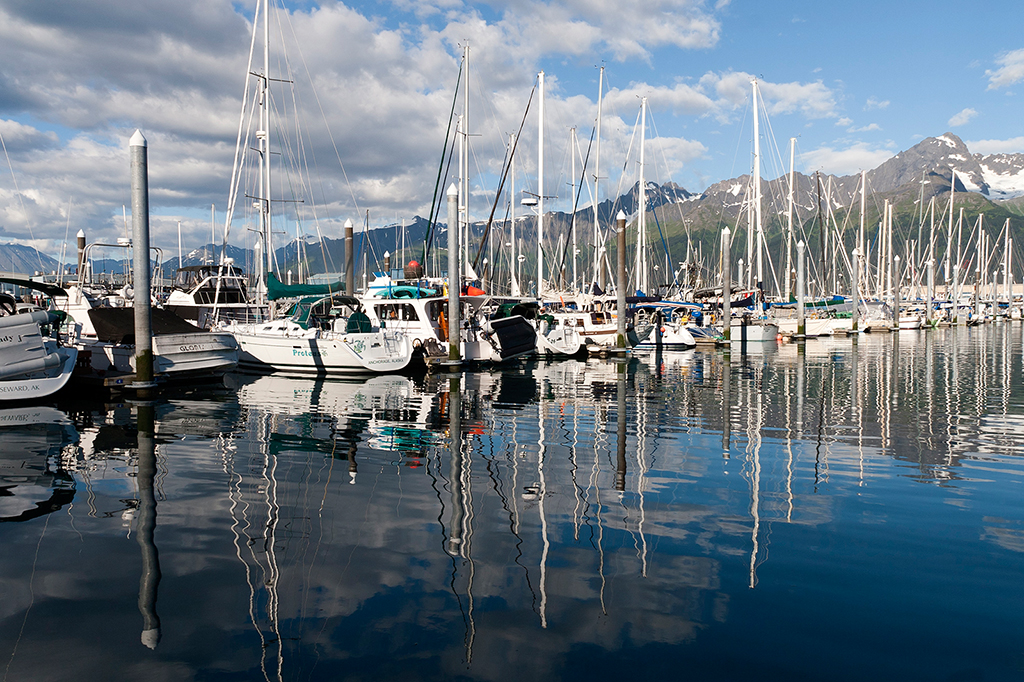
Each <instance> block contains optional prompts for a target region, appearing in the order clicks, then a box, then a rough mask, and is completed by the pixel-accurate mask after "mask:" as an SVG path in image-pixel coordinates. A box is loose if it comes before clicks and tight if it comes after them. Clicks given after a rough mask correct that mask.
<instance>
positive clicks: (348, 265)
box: [345, 220, 356, 296]
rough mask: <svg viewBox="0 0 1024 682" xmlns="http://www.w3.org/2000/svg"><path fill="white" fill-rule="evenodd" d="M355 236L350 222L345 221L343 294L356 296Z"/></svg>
mask: <svg viewBox="0 0 1024 682" xmlns="http://www.w3.org/2000/svg"><path fill="white" fill-rule="evenodd" d="M355 243H356V240H355V236H354V235H353V226H352V221H351V220H346V221H345V294H346V295H348V296H355V295H356V266H355V262H356V257H355V252H354V249H355Z"/></svg>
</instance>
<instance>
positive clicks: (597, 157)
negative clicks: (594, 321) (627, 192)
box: [594, 66, 604, 282]
mask: <svg viewBox="0 0 1024 682" xmlns="http://www.w3.org/2000/svg"><path fill="white" fill-rule="evenodd" d="M603 90H604V67H603V66H602V67H601V72H600V74H599V75H598V77H597V132H596V137H597V140H596V143H597V144H596V147H595V150H594V151H595V154H594V282H597V281H599V280H600V279H601V228H600V225H599V223H598V212H597V204H598V196H599V194H600V193H599V192H598V188H599V187H600V181H601V97H602V95H603V94H604V93H603Z"/></svg>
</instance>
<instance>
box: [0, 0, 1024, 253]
mask: <svg viewBox="0 0 1024 682" xmlns="http://www.w3.org/2000/svg"><path fill="white" fill-rule="evenodd" d="M271 3H272V8H273V12H272V14H273V16H272V19H271V41H270V42H271V53H272V55H273V56H272V58H271V74H270V76H271V78H274V79H277V80H274V81H273V82H272V85H271V98H272V101H273V102H274V111H275V114H274V117H275V122H274V124H272V126H271V146H272V151H273V153H272V155H271V159H272V161H271V164H272V168H273V169H274V171H273V173H274V175H273V177H274V178H275V180H273V181H272V182H273V183H275V184H274V190H273V192H275V194H274V197H273V198H274V202H275V203H274V204H273V206H274V212H275V215H277V222H276V223H275V228H274V229H275V231H276V232H278V233H279V235H278V236H275V239H278V238H280V239H288V238H290V237H294V236H296V235H298V234H301V235H304V236H314V235H316V234H317V233H318V232H319V234H322V235H323V236H326V237H331V238H338V237H340V236H341V235H342V224H343V222H344V221H345V220H347V219H351V220H353V221H354V222H355V223H356V224H357V225H360V224H362V223H363V222H364V221H366V220H367V215H369V218H368V221H369V224H370V226H371V227H372V226H377V225H384V224H394V223H397V222H400V221H402V220H411V219H412V218H413V216H415V215H427V214H428V212H429V210H430V205H431V200H432V198H433V195H434V188H435V182H436V176H437V170H438V164H439V161H440V157H441V153H442V149H443V145H444V141H445V135H446V131H447V129H448V120H449V112H450V111H451V108H452V104H453V96H454V95H455V93H454V88H455V85H456V80H457V79H458V74H459V66H460V61H461V59H462V56H463V54H464V50H463V48H464V46H466V45H467V44H468V46H469V69H468V73H469V77H468V82H469V88H468V90H469V106H470V118H469V133H470V135H469V137H468V139H469V146H470V166H469V171H468V175H469V177H470V187H471V193H470V200H469V203H470V214H471V217H472V218H474V219H477V220H481V219H485V218H486V217H487V214H488V213H489V212H490V206H491V203H492V202H493V201H494V195H495V192H496V189H497V186H498V178H499V174H500V169H501V167H502V162H503V159H504V156H505V150H506V145H507V143H508V140H509V136H510V134H513V133H516V131H517V130H519V128H520V125H521V124H522V125H523V132H522V136H521V140H520V146H519V147H518V148H517V153H516V160H515V166H516V171H515V182H516V188H517V190H524V189H525V190H527V191H530V192H537V191H538V188H537V144H538V141H537V137H538V135H537V127H538V123H537V116H538V101H537V95H536V94H534V95H533V97H534V99H533V102H532V103H531V105H530V109H529V112H528V113H527V102H528V101H530V98H531V90H532V89H533V88H534V87H535V85H536V83H537V80H538V79H537V74H538V72H539V71H544V73H545V98H544V107H545V128H544V129H545V164H544V166H545V169H544V171H545V183H544V184H545V186H544V188H543V194H544V195H545V196H547V197H551V198H550V199H549V201H548V205H547V208H549V209H555V210H568V209H569V208H570V207H571V196H572V194H573V192H572V186H571V183H572V180H571V177H572V176H573V171H572V162H571V158H572V157H573V156H575V157H576V159H577V164H576V171H575V172H576V174H577V176H579V175H581V174H582V172H581V170H580V169H581V167H582V161H583V158H584V157H586V156H587V152H588V146H589V144H590V140H591V136H592V131H593V129H594V126H595V122H596V119H597V96H598V74H599V67H600V66H604V68H605V71H604V74H605V75H604V84H603V93H604V97H603V100H602V120H601V123H602V127H601V152H600V163H601V166H600V175H601V178H602V179H601V183H600V184H599V186H598V189H597V191H598V196H599V198H600V199H605V198H608V197H613V196H616V195H617V194H619V193H621V192H623V191H625V188H627V187H628V186H630V185H631V184H632V183H634V182H636V180H637V178H638V177H639V176H638V169H639V163H638V155H637V149H638V140H639V132H637V131H636V123H637V119H638V113H639V110H640V99H641V97H646V98H647V102H648V118H647V121H646V129H645V136H646V140H647V141H646V144H645V146H644V149H645V152H646V161H645V164H644V175H645V177H646V179H647V180H650V181H654V182H658V183H664V182H669V181H671V182H675V183H677V184H678V185H681V186H682V187H684V188H686V189H687V190H689V191H691V192H700V191H702V190H704V189H706V188H707V187H708V186H709V185H711V184H713V183H715V182H718V181H721V180H727V179H730V178H733V177H736V176H739V175H742V174H745V173H749V172H750V170H751V165H752V139H753V132H752V109H751V85H750V81H751V79H753V78H757V80H758V83H759V91H760V93H761V97H762V99H763V104H762V108H763V112H764V113H763V115H762V117H761V119H760V125H761V135H760V141H761V149H762V160H761V166H762V174H763V175H764V176H765V177H776V176H778V175H780V174H782V173H784V172H786V171H787V170H788V167H789V163H790V161H789V149H790V142H789V141H790V138H796V144H795V150H796V158H795V166H796V168H797V170H799V171H802V172H813V171H815V170H820V171H823V172H825V173H834V174H837V175H846V174H852V173H857V172H858V171H860V170H862V169H865V170H866V169H871V168H874V167H876V166H877V165H879V164H880V163H881V162H883V161H884V160H886V159H887V158H889V157H891V156H892V155H894V154H896V153H897V152H899V151H902V150H904V149H908V148H909V147H911V146H913V145H914V144H916V143H917V142H919V141H921V140H922V139H924V138H926V137H932V136H937V135H941V134H943V133H945V132H947V131H948V132H952V133H954V134H956V135H958V136H959V137H961V138H962V139H963V140H964V141H965V142H966V143H967V145H968V147H969V148H970V149H971V151H972V152H975V153H982V154H993V153H1000V152H1024V129H1022V128H1024V126H1022V123H1021V116H1020V113H1019V110H1020V105H1021V97H1022V95H1021V94H1020V93H1021V92H1022V91H1024V34H1021V33H1020V30H1019V28H1020V26H1021V24H1022V20H1024V6H1022V5H1021V4H1020V3H1018V2H1010V1H1006V2H982V3H977V4H975V5H970V6H967V5H963V4H962V3H953V2H947V1H945V0H936V1H931V2H918V1H916V0H911V1H905V2H892V1H891V0H890V1H888V2H882V1H880V0H862V1H861V2H855V3H854V2H849V3H837V2H820V1H817V2H810V1H803V0H799V1H789V2H787V1H776V2H764V1H761V2H752V1H749V0H748V1H743V0H717V1H715V0H703V1H702V0H647V1H646V2H644V3H636V2H631V1H629V0H550V1H541V0H490V1H484V2H463V1H462V0H381V1H380V2H371V1H365V2H364V1H354V0H353V1H352V2H349V3H347V4H346V3H342V2H333V1H331V0H321V1H320V2H314V1H312V0H287V1H286V2H283V3H282V2H281V0H271ZM255 8H256V0H235V1H231V0H175V2H165V1H164V0H64V1H61V0H55V1H53V2H45V3H41V2H38V1H37V0H0V137H2V140H3V147H4V148H3V149H2V150H0V153H2V154H3V157H2V158H0V243H18V244H26V245H31V246H34V247H36V248H38V249H39V250H40V251H42V252H44V253H47V254H50V255H52V256H54V257H57V256H58V255H59V253H60V249H61V245H62V244H63V243H66V241H67V240H73V239H74V236H75V234H76V233H77V232H78V230H80V229H81V230H84V231H85V232H86V234H87V238H88V239H89V241H90V242H92V241H111V240H113V239H115V238H116V237H118V236H122V235H124V233H125V213H126V209H124V208H123V207H124V206H126V205H127V206H128V207H129V209H128V210H130V204H131V201H130V181H129V156H128V139H129V138H130V136H131V134H132V133H133V132H134V130H135V129H136V128H138V129H140V130H141V131H142V132H143V134H144V135H145V136H146V138H147V140H148V145H149V146H148V153H149V164H150V176H149V184H150V205H151V212H152V218H151V225H152V231H153V235H152V242H153V243H154V244H156V245H159V246H161V247H162V248H164V250H165V252H167V251H170V252H171V253H176V252H177V245H178V224H179V222H180V223H181V234H182V243H183V244H184V245H185V249H186V251H187V250H189V249H193V248H197V247H199V246H201V245H204V244H207V243H209V242H210V241H211V239H216V240H217V241H218V242H220V241H221V240H223V239H224V238H225V237H224V235H225V223H226V211H227V208H228V202H229V196H230V195H231V193H232V191H231V187H232V168H233V164H234V162H235V148H236V140H237V139H238V137H239V130H240V124H239V118H240V113H241V112H242V111H243V109H244V110H246V111H248V109H249V106H250V105H251V99H243V98H244V97H249V98H251V92H252V88H253V86H254V84H255V82H256V80H257V79H256V78H254V77H252V76H249V75H248V74H247V70H249V69H248V59H249V51H250V45H251V43H252V24H253V19H254V11H255ZM251 70H252V71H255V72H258V73H260V72H262V51H261V48H259V49H258V55H257V60H256V62H255V63H254V65H253V67H252V68H251ZM283 81H290V82H283ZM463 85H465V81H463ZM246 93H249V94H248V95H246ZM463 96H464V95H463V94H462V93H460V94H459V98H458V100H457V104H456V108H457V110H458V111H459V112H461V111H462V109H463V99H462V97H463ZM243 101H244V102H246V104H245V106H244V107H243ZM524 115H525V119H524ZM524 120H525V123H523V121H524ZM255 127H258V126H255ZM244 128H245V130H246V131H248V132H246V133H245V135H247V136H248V137H247V138H246V139H247V140H248V143H246V144H242V145H241V146H242V147H243V148H245V149H248V148H249V147H251V146H252V145H253V142H252V137H251V136H252V135H253V130H254V129H252V130H251V129H250V128H249V127H248V124H246V126H244ZM574 128H575V133H576V137H577V138H578V140H579V144H580V148H579V150H578V151H575V152H573V151H571V150H572V147H571V144H570V138H571V135H572V132H571V131H572V130H573V129H574ZM295 131H298V138H297V139H299V140H301V142H298V141H295V140H294V138H295V136H294V135H292V133H294V132H295ZM591 150H592V151H591V152H590V157H591V158H590V161H589V162H588V164H592V163H593V161H594V160H595V158H596V152H595V151H594V150H593V148H591ZM249 156H250V157H251V156H252V155H249ZM590 167H591V166H590V165H588V168H590ZM242 168H243V169H247V168H249V166H244V165H243V167H242ZM289 169H295V170H289ZM454 174H455V171H452V172H451V173H449V175H448V176H447V178H446V180H445V183H448V182H450V181H451V179H452V178H453V176H454ZM588 174H589V175H592V174H593V171H592V170H588ZM239 175H240V177H241V178H242V181H241V182H240V183H239V184H238V185H237V187H238V189H237V190H236V195H237V200H236V204H235V208H234V211H233V217H232V221H231V225H230V232H229V233H228V237H227V238H228V240H229V241H230V242H231V243H234V244H237V245H243V246H245V245H249V246H251V245H252V242H253V232H252V225H253V220H254V218H253V215H252V210H251V208H252V200H251V199H247V198H246V195H249V196H250V197H251V196H252V195H253V193H254V192H255V190H254V189H252V188H251V187H249V186H247V185H246V182H250V181H251V177H252V172H251V170H243V171H241V172H240V174H239ZM592 191H593V190H592V188H590V186H589V185H588V187H587V188H586V189H582V190H581V191H580V194H581V199H580V205H581V206H582V205H587V204H589V203H590V201H591V199H590V196H591V192H592ZM211 206H212V207H213V221H212V222H213V224H211ZM504 210H505V209H504V208H502V209H500V210H499V212H498V215H499V216H500V215H503V213H504ZM522 210H523V209H521V208H517V211H522ZM442 213H443V211H442ZM443 219H444V217H443V215H442V220H443ZM128 222H129V224H130V217H129V221H128Z"/></svg>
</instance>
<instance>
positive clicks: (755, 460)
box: [744, 358, 763, 589]
mask: <svg viewBox="0 0 1024 682" xmlns="http://www.w3.org/2000/svg"><path fill="white" fill-rule="evenodd" d="M744 362H746V359H745V358H744ZM754 389H755V387H754V385H753V382H751V383H750V384H748V395H747V400H746V402H747V406H748V407H750V406H751V405H753V408H752V409H748V410H746V412H747V415H748V417H747V420H748V421H747V451H748V453H749V455H748V461H749V462H750V463H751V469H750V516H751V518H752V519H753V521H754V522H753V524H752V527H751V530H750V537H751V543H752V547H751V550H750V589H754V586H756V585H757V574H756V572H755V570H756V568H757V552H758V535H759V533H760V530H761V510H760V504H761V420H762V418H763V417H762V414H761V408H762V405H761V392H760V391H758V390H754Z"/></svg>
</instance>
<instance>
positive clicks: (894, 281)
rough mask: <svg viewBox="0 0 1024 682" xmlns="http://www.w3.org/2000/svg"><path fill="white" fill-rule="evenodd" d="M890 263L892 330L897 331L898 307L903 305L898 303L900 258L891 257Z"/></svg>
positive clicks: (898, 320) (898, 323) (898, 326)
mask: <svg viewBox="0 0 1024 682" xmlns="http://www.w3.org/2000/svg"><path fill="white" fill-rule="evenodd" d="M892 263H893V271H894V277H893V279H892V328H893V329H895V330H896V331H899V328H900V306H901V305H903V304H902V303H901V302H900V257H899V256H893V259H892Z"/></svg>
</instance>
